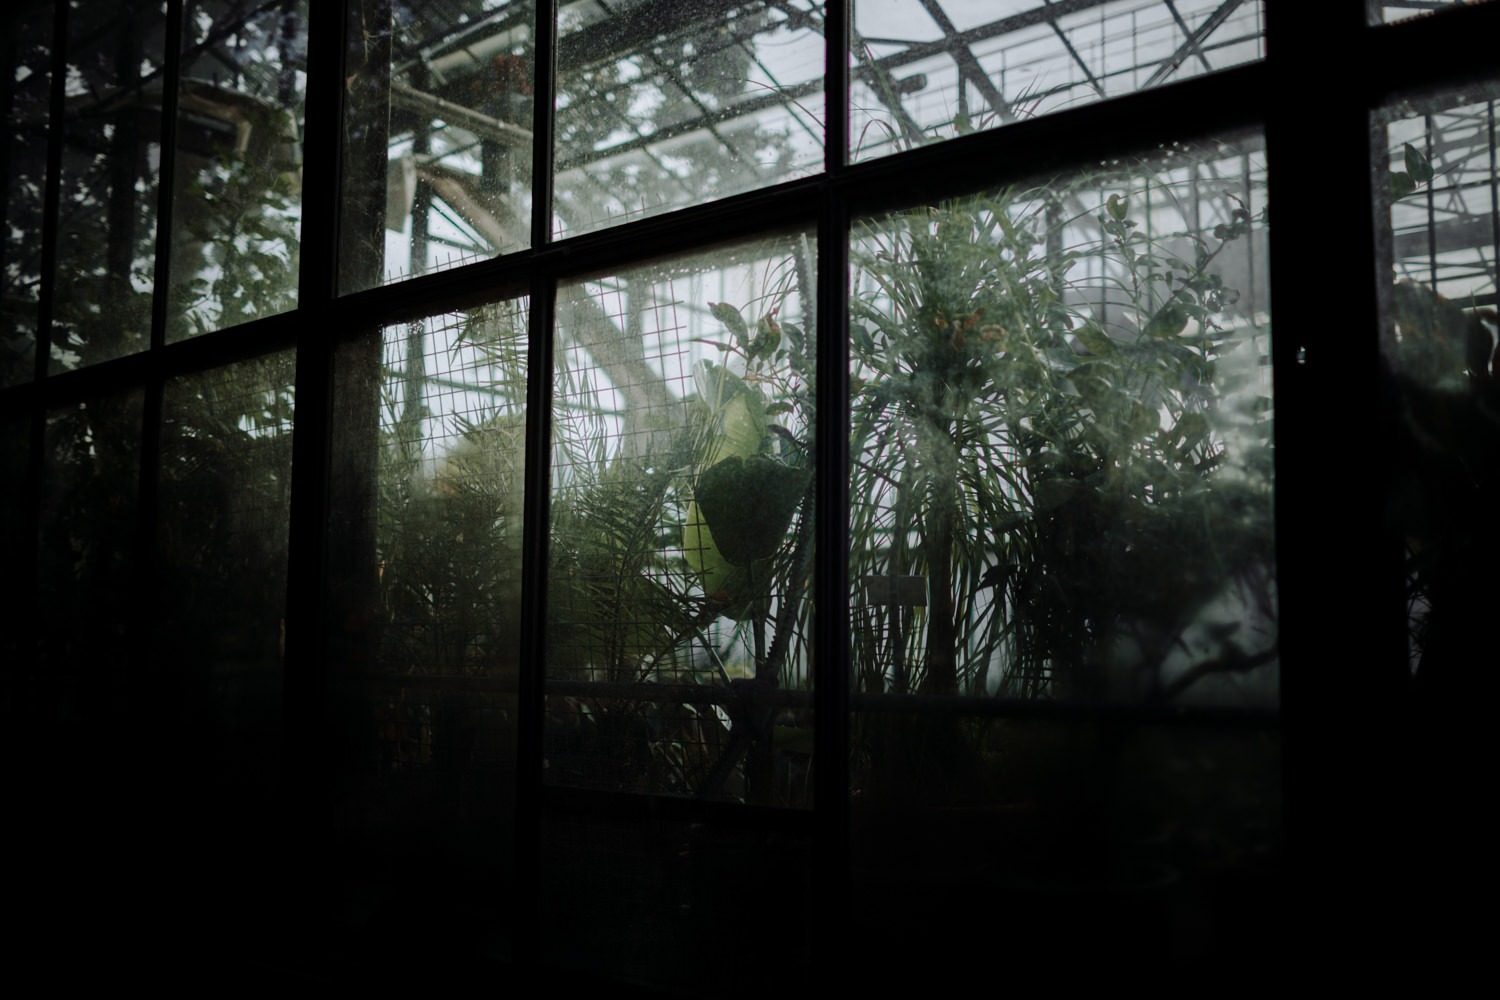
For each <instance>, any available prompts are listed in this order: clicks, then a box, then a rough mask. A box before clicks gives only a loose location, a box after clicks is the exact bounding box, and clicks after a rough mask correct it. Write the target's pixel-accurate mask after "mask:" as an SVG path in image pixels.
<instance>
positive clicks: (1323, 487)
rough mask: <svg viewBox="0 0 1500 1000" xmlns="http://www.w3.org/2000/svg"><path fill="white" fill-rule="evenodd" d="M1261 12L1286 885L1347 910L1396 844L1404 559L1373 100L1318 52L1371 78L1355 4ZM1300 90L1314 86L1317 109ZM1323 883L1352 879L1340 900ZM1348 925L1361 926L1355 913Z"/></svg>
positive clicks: (1336, 889) (1336, 888)
mask: <svg viewBox="0 0 1500 1000" xmlns="http://www.w3.org/2000/svg"><path fill="white" fill-rule="evenodd" d="M1268 7H1269V8H1270V10H1269V11H1268V32H1270V55H1269V57H1268V60H1267V63H1268V69H1269V70H1270V73H1271V80H1270V93H1271V94H1272V100H1271V101H1270V102H1269V106H1268V111H1267V121H1266V144H1267V162H1268V184H1269V195H1268V203H1269V204H1270V206H1272V207H1271V211H1272V213H1273V214H1272V218H1271V222H1270V232H1271V239H1272V240H1273V242H1274V250H1273V252H1272V254H1271V263H1270V266H1271V270H1272V280H1271V286H1272V287H1273V288H1274V289H1275V293H1274V300H1273V303H1272V324H1271V325H1272V329H1273V330H1275V331H1276V334H1275V338H1274V341H1273V352H1274V361H1275V367H1274V384H1275V398H1276V428H1277V430H1276V443H1275V457H1276V536H1277V564H1278V567H1279V573H1278V588H1279V600H1280V635H1281V639H1280V642H1281V650H1282V682H1281V684H1282V686H1281V690H1282V720H1283V733H1284V739H1285V747H1286V751H1285V761H1286V766H1285V768H1284V775H1285V777H1284V785H1285V799H1286V814H1287V842H1288V844H1289V845H1290V849H1289V855H1290V857H1289V860H1290V861H1291V862H1292V864H1293V866H1294V868H1293V870H1294V871H1295V872H1297V873H1299V874H1300V875H1301V876H1305V877H1308V878H1309V879H1311V878H1313V877H1318V878H1320V879H1323V880H1325V881H1327V884H1329V886H1330V888H1329V891H1330V892H1332V893H1347V894H1348V896H1347V898H1349V899H1351V900H1354V899H1358V898H1360V897H1361V896H1362V895H1365V894H1367V893H1368V892H1369V891H1370V889H1371V888H1372V887H1371V886H1369V885H1368V880H1367V879H1366V878H1365V873H1367V872H1368V870H1369V869H1368V867H1367V865H1368V864H1377V863H1379V862H1378V861H1377V859H1378V858H1383V857H1386V856H1387V855H1386V853H1385V848H1386V847H1387V846H1390V845H1387V844H1385V843H1384V842H1383V841H1382V839H1381V837H1380V836H1378V835H1375V833H1374V831H1376V830H1378V829H1381V828H1382V827H1383V826H1385V824H1383V823H1382V822H1381V820H1380V817H1381V816H1382V815H1383V814H1384V811H1385V809H1386V808H1387V805H1388V802H1389V798H1388V796H1389V793H1390V787H1389V784H1388V780H1387V779H1388V777H1389V774H1390V773H1391V772H1390V769H1389V768H1388V767H1387V766H1385V765H1386V764H1387V763H1390V762H1389V761H1388V760H1387V754H1388V753H1389V752H1390V749H1391V748H1392V747H1393V741H1391V740H1390V739H1389V738H1388V737H1389V735H1390V734H1389V731H1388V730H1385V731H1383V730H1384V727H1386V726H1388V724H1389V721H1390V720H1389V714H1388V713H1389V711H1390V709H1391V708H1392V707H1393V704H1394V698H1396V697H1399V691H1400V687H1401V681H1402V678H1401V674H1402V673H1403V671H1404V659H1405V644H1404V639H1403V636H1402V631H1401V629H1402V624H1403V615H1402V611H1401V586H1400V549H1399V543H1397V542H1396V541H1395V540H1394V539H1393V538H1392V537H1391V532H1390V530H1389V528H1388V526H1387V525H1386V523H1385V513H1384V510H1383V505H1382V503H1381V500H1380V497H1379V493H1378V491H1379V489H1380V487H1381V483H1382V479H1381V477H1380V475H1379V471H1380V470H1382V469H1383V468H1385V467H1386V464H1387V462H1388V461H1389V456H1388V455H1387V454H1385V448H1386V445H1385V441H1384V439H1383V435H1382V432H1381V428H1382V427H1384V426H1385V423H1384V417H1383V414H1385V413H1386V412H1388V409H1387V407H1388V404H1387V402H1386V400H1385V399H1384V398H1383V397H1384V393H1383V392H1382V376H1381V370H1380V354H1379V344H1378V338H1377V335H1376V334H1377V330H1378V320H1377V308H1376V302H1377V280H1376V279H1377V274H1376V272H1377V266H1376V259H1377V258H1376V253H1375V237H1374V206H1375V188H1374V183H1373V178H1374V175H1373V171H1372V153H1371V118H1370V109H1369V107H1368V106H1367V104H1366V101H1367V100H1368V94H1367V91H1366V88H1365V87H1364V86H1363V85H1362V82H1363V81H1362V80H1361V79H1360V78H1359V77H1358V76H1356V75H1353V74H1334V75H1332V76H1330V75H1327V74H1326V73H1323V72H1322V70H1323V69H1324V68H1325V67H1326V60H1327V53H1328V52H1329V51H1339V52H1343V53H1345V57H1346V64H1348V65H1353V66H1364V65H1367V61H1366V59H1365V58H1364V57H1363V56H1364V54H1365V52H1366V51H1367V47H1368V45H1369V43H1370V31H1371V29H1368V28H1366V27H1365V23H1364V13H1365V11H1364V5H1363V3H1362V2H1361V0H1346V2H1344V3H1341V4H1338V5H1336V6H1335V5H1333V4H1328V5H1319V6H1317V7H1316V8H1310V7H1308V6H1307V5H1289V4H1287V3H1285V2H1283V3H1276V4H1268ZM1278 15H1279V17H1280V19H1278ZM1278 30H1279V33H1277V32H1278ZM1309 79H1320V80H1321V81H1323V82H1322V85H1321V88H1320V95H1319V99H1318V100H1316V101H1310V100H1309V99H1308V96H1307V92H1306V90H1305V81H1307V80H1309ZM1341 425H1342V426H1353V427H1355V428H1357V429H1356V430H1355V431H1354V433H1349V434H1339V435H1338V436H1337V445H1336V447H1337V452H1338V458H1337V460H1336V461H1332V460H1330V459H1331V453H1330V448H1332V447H1334V443H1333V440H1332V439H1331V438H1330V436H1329V432H1330V429H1331V428H1334V427H1338V426H1341ZM1335 594H1336V595H1339V598H1340V599H1339V600H1338V601H1332V600H1330V595H1335ZM1377 810H1378V812H1377ZM1356 845H1358V846H1356ZM1332 872H1349V873H1351V876H1350V878H1349V879H1348V880H1347V881H1344V882H1339V883H1338V884H1337V885H1335V884H1334V881H1337V879H1336V878H1335V877H1333V876H1330V874H1329V873H1332ZM1294 877H1295V876H1294ZM1330 879H1331V881H1330ZM1362 882H1363V883H1365V884H1364V885H1361V884H1359V883H1362ZM1350 912H1351V913H1356V912H1357V913H1362V914H1363V913H1368V912H1369V910H1368V908H1367V907H1365V906H1364V905H1363V904H1356V905H1355V906H1352V907H1351V909H1350Z"/></svg>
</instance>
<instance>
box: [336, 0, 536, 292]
mask: <svg viewBox="0 0 1500 1000" xmlns="http://www.w3.org/2000/svg"><path fill="white" fill-rule="evenodd" d="M535 21H536V11H535V6H534V4H533V3H531V2H530V0H520V2H506V0H496V2H484V3H480V2H476V0H463V2H458V3H454V2H446V0H442V2H439V0H417V2H414V3H399V4H396V3H392V2H391V0H357V2H355V3H353V4H351V5H350V21H349V23H348V28H347V30H348V38H349V46H350V47H349V50H348V55H347V58H348V60H349V63H348V81H347V83H348V93H347V96H346V100H345V121H344V134H345V143H344V190H343V206H342V218H343V227H342V231H341V232H342V242H341V245H340V247H339V291H340V292H344V293H347V292H356V291H360V290H361V289H365V288H370V287H373V286H376V285H380V284H384V283H388V282H391V281H398V280H401V279H404V278H407V277H410V276H412V275H417V274H422V273H425V272H429V271H436V270H442V269H445V268H449V267H456V266H459V265H462V264H467V263H471V262H473V261H477V260H484V259H487V258H490V257H494V256H496V255H498V254H503V253H508V252H510V251H513V250H518V249H522V248H524V247H526V246H528V245H529V244H530V238H531V237H530V233H531V228H530V227H531V221H530V220H531V149H532V138H531V116H532V77H533V72H534V71H533V59H532V52H533V45H534V40H533V35H534V32H535V30H536V29H535Z"/></svg>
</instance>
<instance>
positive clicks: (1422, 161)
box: [1402, 142, 1432, 184]
mask: <svg viewBox="0 0 1500 1000" xmlns="http://www.w3.org/2000/svg"><path fill="white" fill-rule="evenodd" d="M1403 154H1404V155H1403V157H1402V158H1403V159H1404V160H1405V161H1406V172H1407V173H1408V174H1411V179H1412V180H1413V181H1415V182H1416V183H1418V184H1426V183H1427V182H1428V181H1430V180H1432V164H1431V163H1429V162H1427V157H1426V156H1424V155H1422V151H1421V150H1420V149H1418V148H1417V147H1416V146H1413V145H1412V144H1411V143H1409V142H1408V143H1407V144H1406V146H1405V148H1404V150H1403Z"/></svg>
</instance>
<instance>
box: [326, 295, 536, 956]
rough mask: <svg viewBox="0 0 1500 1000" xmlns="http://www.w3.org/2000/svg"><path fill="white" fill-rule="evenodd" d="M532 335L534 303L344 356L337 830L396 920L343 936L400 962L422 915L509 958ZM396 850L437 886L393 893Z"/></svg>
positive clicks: (334, 518) (459, 318) (396, 330)
mask: <svg viewBox="0 0 1500 1000" xmlns="http://www.w3.org/2000/svg"><path fill="white" fill-rule="evenodd" d="M526 329H527V328H526V302H525V301H524V300H521V301H516V302H501V303H497V304H492V305H485V306H480V307H476V308H473V309H471V310H469V311H467V312H462V313H448V314H441V315H436V316H428V317H424V318H420V319H417V320H413V321H412V322H410V323H403V324H400V325H393V326H389V327H386V328H384V329H383V330H381V331H379V332H378V333H376V334H375V335H373V336H367V337H363V338H357V339H355V340H352V341H351V342H350V343H348V344H347V345H346V346H345V349H342V350H341V352H340V354H339V357H338V361H337V364H338V368H337V372H336V384H335V394H336V400H337V404H338V406H337V409H338V413H339V417H338V424H337V425H336V432H335V438H334V442H335V443H334V470H335V471H334V483H333V512H332V515H331V517H330V536H329V550H330V556H329V562H330V575H329V592H330V599H331V602H332V605H333V610H332V613H331V618H330V627H331V630H332V635H331V639H332V642H331V643H330V646H331V649H332V651H333V652H332V662H331V664H330V667H329V673H330V702H331V707H332V712H333V716H334V719H335V722H336V727H337V730H338V732H339V733H340V734H341V736H342V737H343V739H344V742H343V744H342V745H341V746H339V747H338V748H337V751H338V753H339V754H340V755H341V756H340V759H339V760H338V761H337V765H338V766H339V767H340V768H341V769H342V771H343V773H344V774H345V775H346V790H345V793H343V794H340V795H339V796H338V797H337V800H336V801H335V803H334V806H333V816H334V821H335V823H336V824H337V826H338V827H339V828H340V829H341V830H343V831H344V832H346V833H347V835H348V837H349V843H350V844H351V846H352V848H353V851H352V852H351V854H350V857H349V859H348V863H349V865H350V869H349V877H350V878H353V879H357V880H361V881H367V882H370V883H372V884H379V885H380V886H381V888H380V890H379V891H380V892H381V893H382V894H383V895H384V896H385V897H386V899H387V902H386V903H384V904H382V905H383V906H385V907H388V908H389V910H390V913H389V921H388V922H384V925H382V923H383V922H382V921H381V920H371V921H369V922H368V923H367V924H362V925H360V926H359V927H357V928H354V929H353V931H352V932H353V933H357V934H358V935H360V940H361V941H362V942H363V943H364V945H365V946H367V947H373V948H383V947H387V946H390V947H405V944H406V942H405V941H404V934H405V931H406V929H407V928H408V924H407V919H406V918H407V917H408V916H410V917H412V919H417V918H418V915H420V920H421V921H423V922H428V921H431V923H429V924H428V926H431V927H439V926H441V927H444V928H447V929H446V930H445V931H444V933H445V934H451V935H452V937H451V940H450V941H446V942H445V947H447V946H451V947H452V948H454V949H455V951H454V954H461V949H464V948H470V947H471V948H472V949H474V950H473V951H472V952H471V953H469V955H468V957H473V958H481V957H483V958H504V957H506V952H507V951H508V948H509V944H508V941H509V927H510V923H509V919H508V916H507V909H505V908H508V907H509V906H510V902H508V900H509V899H511V896H510V893H509V890H508V886H509V882H510V878H511V875H510V866H511V860H512V855H513V849H514V808H515V807H514V790H515V756H516V710H517V703H516V695H517V685H518V679H519V676H520V673H519V653H520V649H519V642H520V622H521V608H520V602H521V530H522V509H521V508H522V491H523V475H524V472H525V434H524V431H525V422H526V415H525V400H526ZM414 817H420V820H419V821H418V822H416V823H412V822H411V820H412V819H413V818H414ZM402 824H407V825H402ZM398 830H399V833H398V832H397V831H398ZM455 831H456V832H455ZM392 836H398V837H399V839H400V840H401V842H402V843H403V844H404V846H405V847H406V848H407V849H409V850H411V851H413V852H415V853H417V854H420V856H421V857H422V859H423V861H422V865H423V870H424V871H425V872H426V873H427V874H428V876H430V877H428V878H423V879H420V880H418V881H417V882H414V883H410V884H406V883H399V884H398V883H396V882H395V881H394V880H390V881H386V880H388V879H390V875H389V870H388V869H386V868H384V867H383V865H384V853H383V852H385V851H386V850H387V846H386V845H387V844H388V843H389V840H388V839H387V838H390V837H392ZM361 851H369V852H371V853H372V854H373V855H374V856H377V857H380V858H381V859H382V860H381V861H380V862H379V865H381V866H382V867H380V868H379V869H378V871H376V872H373V873H372V871H371V870H369V869H366V868H364V867H363V865H364V862H362V861H361V860H359V859H360V858H361V856H362V855H361V854H360V852H361ZM458 924H462V926H461V927H459V926H457V925H458ZM397 928H400V930H399V931H398V930H397ZM433 933H437V932H436V931H433ZM386 934H390V935H394V936H393V937H391V938H390V939H389V940H388V939H386V938H384V937H382V935H386ZM481 953H482V954H481Z"/></svg>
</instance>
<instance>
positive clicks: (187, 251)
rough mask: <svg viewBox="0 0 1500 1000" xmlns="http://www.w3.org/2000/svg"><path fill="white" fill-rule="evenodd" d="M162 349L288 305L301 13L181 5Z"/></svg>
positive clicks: (301, 6) (297, 183)
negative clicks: (165, 343)
mask: <svg viewBox="0 0 1500 1000" xmlns="http://www.w3.org/2000/svg"><path fill="white" fill-rule="evenodd" d="M181 44H182V62H181V67H182V79H181V82H180V84H179V86H178V91H177V122H176V129H177V131H176V140H177V141H176V158H175V161H174V164H173V169H174V173H173V190H172V241H171V242H172V245H171V285H170V290H169V293H168V294H169V299H168V308H169V318H168V325H167V339H168V340H169V341H171V340H180V339H182V338H184V337H190V336H194V335H196V334H200V333H206V332H208V331H211V330H218V329H222V328H224V327H229V326H234V325H235V324H238V323H243V322H246V321H248V320H252V319H257V318H259V317H261V316H269V315H272V314H274V313H279V312H285V311H287V310H288V309H292V308H294V307H295V306H296V304H297V248H298V244H299V231H300V224H301V215H302V198H301V157H302V154H301V149H302V126H303V103H304V95H305V92H306V86H307V3H306V0H300V2H296V0H294V2H291V3H280V4H274V5H260V6H257V7H254V8H247V7H246V5H245V4H243V3H238V2H234V0H199V2H190V3H186V4H184V10H183V35H182V42H181Z"/></svg>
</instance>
